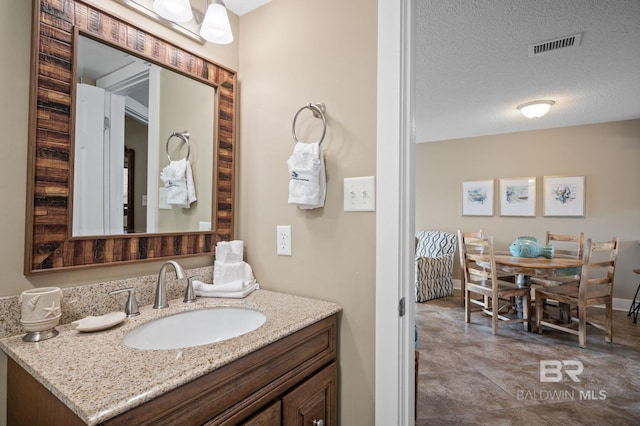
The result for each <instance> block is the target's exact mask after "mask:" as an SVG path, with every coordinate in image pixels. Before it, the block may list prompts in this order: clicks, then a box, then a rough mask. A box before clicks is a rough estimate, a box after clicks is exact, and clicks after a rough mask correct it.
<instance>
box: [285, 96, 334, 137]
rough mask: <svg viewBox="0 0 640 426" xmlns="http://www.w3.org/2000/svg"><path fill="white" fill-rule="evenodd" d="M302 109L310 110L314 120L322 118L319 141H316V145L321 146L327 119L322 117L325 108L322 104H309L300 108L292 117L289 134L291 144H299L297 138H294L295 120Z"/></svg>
mask: <svg viewBox="0 0 640 426" xmlns="http://www.w3.org/2000/svg"><path fill="white" fill-rule="evenodd" d="M304 109H309V110H311V112H312V113H313V116H314V117H315V118H322V136H320V139H319V140H317V141H316V142H317V143H318V145H322V141H323V140H324V135H325V134H326V133H327V118H326V117H325V115H324V113H325V111H326V108H325V106H324V104H323V103H317V104H312V103H311V102H309V103H308V104H306V105H305V106H303V107H302V108H300V109H299V110H298V112H296V115H294V116H293V126H291V133H292V134H293V142H294V143H298V142H300V141H299V140H298V137H297V136H296V120H297V119H298V114H300V113H301V112H302V110H304Z"/></svg>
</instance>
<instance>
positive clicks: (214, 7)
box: [200, 0, 233, 44]
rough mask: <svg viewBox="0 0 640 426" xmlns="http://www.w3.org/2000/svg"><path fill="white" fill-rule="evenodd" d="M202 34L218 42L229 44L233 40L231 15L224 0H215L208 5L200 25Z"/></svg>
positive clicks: (208, 39)
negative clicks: (228, 13)
mask: <svg viewBox="0 0 640 426" xmlns="http://www.w3.org/2000/svg"><path fill="white" fill-rule="evenodd" d="M200 36H202V38H203V39H205V40H207V41H210V42H212V43H217V44H229V43H231V42H232V41H233V34H232V33H231V24H229V15H227V8H226V6H225V5H224V3H223V2H222V0H213V2H211V4H210V5H209V7H207V13H206V14H205V15H204V20H203V21H202V26H201V27H200Z"/></svg>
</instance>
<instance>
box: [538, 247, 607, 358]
mask: <svg viewBox="0 0 640 426" xmlns="http://www.w3.org/2000/svg"><path fill="white" fill-rule="evenodd" d="M618 245H619V240H618V238H617V237H614V238H613V240H612V241H605V242H593V241H592V240H591V239H589V240H587V244H586V248H585V257H584V264H583V265H582V270H581V273H580V284H579V285H578V286H577V287H576V286H572V285H561V286H556V287H547V288H539V289H537V290H536V302H535V307H536V328H537V330H538V333H542V326H545V327H549V328H553V329H556V330H560V331H564V332H566V333H571V334H575V335H577V336H578V343H579V344H580V346H581V347H583V348H584V347H586V344H587V325H592V326H594V327H596V328H598V329H600V330H604V331H605V332H606V337H605V341H606V342H611V340H612V338H613V279H614V275H615V267H616V259H617V257H618ZM607 257H608V258H607ZM603 258H604V259H605V260H603ZM547 300H556V301H558V302H559V303H564V304H567V305H570V306H572V307H577V318H576V317H572V318H571V321H570V322H569V324H559V323H555V322H552V321H546V320H545V319H544V318H543V307H544V304H545V302H546V301H547ZM594 305H604V306H605V324H604V325H603V324H599V323H595V322H593V321H589V320H588V319H587V308H588V307H589V306H594Z"/></svg>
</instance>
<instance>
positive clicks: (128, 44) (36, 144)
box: [24, 0, 236, 275]
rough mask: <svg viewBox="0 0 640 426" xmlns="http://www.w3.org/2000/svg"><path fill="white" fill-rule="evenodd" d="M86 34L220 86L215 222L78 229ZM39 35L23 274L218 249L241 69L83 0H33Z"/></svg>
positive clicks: (228, 207) (230, 195)
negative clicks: (79, 50)
mask: <svg viewBox="0 0 640 426" xmlns="http://www.w3.org/2000/svg"><path fill="white" fill-rule="evenodd" d="M79 34H83V35H86V36H88V37H91V38H93V39H95V40H98V41H101V42H104V43H105V44H109V45H111V46H114V47H117V48H119V49H121V50H124V51H127V52H129V53H130V54H132V55H135V56H137V57H139V58H142V59H144V60H147V61H149V62H150V63H153V64H156V65H159V66H162V67H164V68H166V69H170V70H172V71H175V72H177V73H179V74H181V75H184V76H187V77H189V78H192V79H194V80H197V81H199V82H203V83H205V84H207V85H209V86H212V87H213V88H215V106H214V116H215V117H214V140H213V141H212V143H213V144H214V150H213V157H214V158H212V159H211V161H212V162H213V176H212V179H213V194H212V214H211V231H202V232H201V231H193V232H179V233H177V232H176V233H139V234H127V233H125V234H122V235H97V236H89V237H73V236H72V232H71V224H72V222H71V221H72V217H71V212H72V207H73V197H72V194H73V170H74V167H73V164H74V151H73V150H74V148H73V142H74V138H73V135H74V133H73V132H74V127H75V119H74V109H75V105H74V100H73V96H74V90H75V89H74V87H75V83H76V82H75V79H76V75H75V66H74V59H75V45H76V43H77V40H78V35H79ZM32 43H33V46H32V77H31V95H30V96H31V99H30V105H31V106H30V116H29V151H28V161H29V164H28V173H29V176H28V185H27V209H26V241H25V266H24V269H25V274H27V275H30V274H38V273H43V272H52V271H61V270H69V269H79V268H87V267H96V266H106V265H118V264H124V263H131V262H140V261H151V260H158V259H163V258H169V257H170V258H178V257H185V256H194V255H205V254H213V252H214V249H215V245H216V243H217V242H218V241H225V240H231V239H232V238H233V216H234V168H235V161H234V159H235V155H234V152H235V114H236V111H235V100H236V73H235V72H234V71H232V70H229V69H227V68H225V67H222V66H220V65H217V64H214V63H212V62H209V61H207V60H205V59H203V58H201V57H199V56H197V55H194V54H192V53H190V52H188V51H185V50H184V49H181V48H179V47H177V46H175V45H173V44H171V43H168V42H167V41H164V40H162V39H160V38H158V37H156V36H154V35H151V34H149V33H147V32H145V31H142V30H140V29H139V28H137V27H135V26H133V25H131V24H130V23H127V22H125V21H123V20H121V19H119V18H117V17H114V16H111V15H109V14H107V13H105V12H103V11H101V10H99V9H96V8H95V7H94V6H92V5H88V4H86V3H83V2H82V1H78V0H35V1H34V16H33V39H32ZM162 142H164V141H162Z"/></svg>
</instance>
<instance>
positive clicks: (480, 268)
mask: <svg viewBox="0 0 640 426" xmlns="http://www.w3.org/2000/svg"><path fill="white" fill-rule="evenodd" d="M458 240H459V243H460V244H459V247H460V259H461V260H460V262H461V265H462V267H463V268H462V271H463V280H464V283H465V286H464V300H465V303H464V311H465V322H467V323H469V322H471V306H472V305H477V306H479V307H480V309H479V311H481V312H484V313H485V314H487V315H489V316H491V319H492V323H491V328H492V332H493V334H497V332H498V322H499V321H504V322H521V323H524V328H525V330H528V329H529V320H530V311H531V296H530V291H529V288H528V287H518V286H516V285H515V284H514V283H511V282H507V281H501V280H498V276H497V269H496V261H495V251H494V248H493V237H487V238H482V237H481V238H477V237H470V236H464V234H463V233H462V232H461V231H458ZM473 294H479V295H481V296H483V300H476V299H474V298H473V297H472V296H473ZM511 297H522V306H523V309H522V310H523V314H522V318H509V317H507V316H505V315H501V314H500V312H499V309H500V300H507V299H509V298H511ZM486 299H488V300H489V303H487V302H486Z"/></svg>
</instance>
